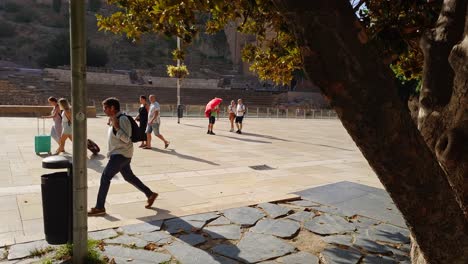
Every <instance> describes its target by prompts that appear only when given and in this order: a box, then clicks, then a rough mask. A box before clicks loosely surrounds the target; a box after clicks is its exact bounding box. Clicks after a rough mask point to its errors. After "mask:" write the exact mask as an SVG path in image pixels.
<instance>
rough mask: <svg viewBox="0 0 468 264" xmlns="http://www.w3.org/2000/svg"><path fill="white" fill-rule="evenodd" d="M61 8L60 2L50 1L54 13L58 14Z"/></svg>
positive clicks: (59, 0)
mask: <svg viewBox="0 0 468 264" xmlns="http://www.w3.org/2000/svg"><path fill="white" fill-rule="evenodd" d="M61 8H62V0H53V1H52V9H53V10H54V11H55V12H56V13H60V9H61Z"/></svg>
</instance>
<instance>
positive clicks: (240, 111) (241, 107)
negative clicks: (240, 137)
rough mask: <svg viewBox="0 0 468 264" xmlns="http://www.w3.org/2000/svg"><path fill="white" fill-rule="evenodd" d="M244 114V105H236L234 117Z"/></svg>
mask: <svg viewBox="0 0 468 264" xmlns="http://www.w3.org/2000/svg"><path fill="white" fill-rule="evenodd" d="M244 113H245V105H243V104H237V109H236V116H244Z"/></svg>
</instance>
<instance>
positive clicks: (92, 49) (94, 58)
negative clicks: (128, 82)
mask: <svg viewBox="0 0 468 264" xmlns="http://www.w3.org/2000/svg"><path fill="white" fill-rule="evenodd" d="M108 61H109V57H108V55H107V51H106V49H104V48H103V47H99V46H91V45H88V48H87V49H86V64H87V65H88V66H92V67H103V66H106V64H107V62H108Z"/></svg>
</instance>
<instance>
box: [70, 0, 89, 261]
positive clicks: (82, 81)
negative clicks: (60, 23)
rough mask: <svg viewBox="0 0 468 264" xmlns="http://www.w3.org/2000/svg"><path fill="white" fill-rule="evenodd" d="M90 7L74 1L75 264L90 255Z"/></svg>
mask: <svg viewBox="0 0 468 264" xmlns="http://www.w3.org/2000/svg"><path fill="white" fill-rule="evenodd" d="M85 8H86V3H85V0H71V1H70V65H71V94H72V100H71V101H72V106H73V108H72V116H73V202H72V203H73V205H72V206H73V218H72V219H73V263H86V256H87V254H88V252H87V251H88V248H87V244H88V233H87V232H88V216H87V212H86V211H87V207H88V205H87V166H86V165H87V164H86V140H87V135H86V105H87V95H86V16H85V14H86V13H85V11H86V9H85Z"/></svg>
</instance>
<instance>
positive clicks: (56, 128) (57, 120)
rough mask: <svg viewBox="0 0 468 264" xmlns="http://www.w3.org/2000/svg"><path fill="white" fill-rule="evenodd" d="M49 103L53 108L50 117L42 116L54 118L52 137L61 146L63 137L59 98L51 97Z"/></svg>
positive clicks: (51, 130)
mask: <svg viewBox="0 0 468 264" xmlns="http://www.w3.org/2000/svg"><path fill="white" fill-rule="evenodd" d="M47 101H48V102H49V105H50V106H52V107H53V108H52V111H51V112H50V115H48V116H42V118H52V120H53V121H54V124H53V125H52V128H51V129H50V136H51V137H52V138H53V139H54V140H55V141H56V142H57V144H60V138H61V137H62V116H61V113H60V107H59V105H58V102H57V98H55V97H52V96H51V97H49V99H47Z"/></svg>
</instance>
